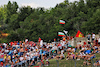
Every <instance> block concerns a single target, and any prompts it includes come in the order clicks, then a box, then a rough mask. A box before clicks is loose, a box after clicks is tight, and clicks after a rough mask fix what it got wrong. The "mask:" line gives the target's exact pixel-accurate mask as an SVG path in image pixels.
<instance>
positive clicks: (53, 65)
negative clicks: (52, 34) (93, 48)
mask: <svg viewBox="0 0 100 67" xmlns="http://www.w3.org/2000/svg"><path fill="white" fill-rule="evenodd" d="M66 55H67V52H66V53H65V56H66ZM96 59H98V60H99V59H100V54H98V53H97V54H96V58H94V59H93V60H91V62H92V64H91V65H89V66H87V65H85V66H83V62H84V60H82V59H80V60H75V61H76V67H93V63H94V62H95V60H96ZM58 61H59V67H75V61H74V60H66V58H65V59H63V60H58ZM49 62H50V65H49V66H46V67H57V61H56V59H50V60H49ZM44 63H45V62H44ZM33 67H34V66H33Z"/></svg>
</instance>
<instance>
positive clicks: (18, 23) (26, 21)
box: [0, 0, 100, 42]
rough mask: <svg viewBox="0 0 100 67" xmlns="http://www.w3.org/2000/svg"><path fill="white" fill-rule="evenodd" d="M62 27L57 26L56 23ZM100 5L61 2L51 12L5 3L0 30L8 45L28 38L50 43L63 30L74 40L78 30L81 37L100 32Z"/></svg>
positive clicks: (0, 11)
mask: <svg viewBox="0 0 100 67" xmlns="http://www.w3.org/2000/svg"><path fill="white" fill-rule="evenodd" d="M61 19H62V20H64V21H65V22H66V23H65V25H60V24H59V20H61ZM99 21H100V1H99V0H85V1H84V0H80V1H79V2H77V1H75V2H69V1H68V0H65V1H64V2H62V3H59V4H57V5H56V6H55V7H54V8H50V9H45V8H43V7H39V8H31V7H30V6H27V7H25V6H24V7H20V8H19V7H18V5H17V2H13V3H11V2H10V1H9V2H8V4H7V5H4V6H1V7H0V30H1V31H3V32H6V33H9V34H10V35H9V36H8V37H7V38H5V39H6V40H5V41H7V42H9V41H16V40H17V41H19V40H24V39H25V38H28V39H29V40H33V41H38V38H39V37H41V38H42V39H43V40H44V41H50V40H51V41H53V39H54V38H59V37H58V35H57V33H58V32H59V31H60V32H62V31H63V30H67V31H68V32H69V34H71V36H74V35H75V34H76V32H77V31H78V30H80V31H81V32H82V33H84V34H87V33H92V32H95V33H98V31H100V30H99V29H100V22H99Z"/></svg>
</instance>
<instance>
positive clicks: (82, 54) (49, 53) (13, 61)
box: [0, 34, 100, 67]
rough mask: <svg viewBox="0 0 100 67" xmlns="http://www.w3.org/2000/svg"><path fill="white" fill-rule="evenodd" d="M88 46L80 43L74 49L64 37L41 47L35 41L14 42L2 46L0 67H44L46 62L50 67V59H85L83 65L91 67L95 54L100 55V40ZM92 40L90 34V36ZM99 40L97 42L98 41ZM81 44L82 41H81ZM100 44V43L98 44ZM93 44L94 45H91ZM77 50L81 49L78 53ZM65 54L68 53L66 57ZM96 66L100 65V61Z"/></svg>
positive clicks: (0, 47)
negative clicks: (42, 66)
mask: <svg viewBox="0 0 100 67" xmlns="http://www.w3.org/2000/svg"><path fill="white" fill-rule="evenodd" d="M94 36H95V35H94V34H93V38H92V41H91V42H90V41H89V42H88V44H86V43H85V44H84V45H81V44H80V43H78V45H76V46H75V47H72V46H71V44H70V42H69V41H68V40H67V39H66V38H65V37H64V38H63V39H62V40H60V41H58V42H52V43H46V44H42V45H40V42H38V43H35V42H33V41H28V39H25V41H23V42H22V41H14V42H10V43H9V44H6V43H1V44H0V66H1V67H9V66H11V67H20V66H21V65H22V66H23V65H24V66H29V67H30V66H32V65H35V64H36V63H37V64H38V65H39V66H41V65H44V60H46V64H45V65H46V66H48V65H49V59H56V60H62V59H64V58H66V60H70V59H77V60H80V59H83V60H84V62H83V65H86V64H87V65H90V64H91V62H90V60H91V59H93V58H95V57H96V55H95V53H100V38H98V39H94ZM88 40H90V34H89V36H88ZM96 40H97V41H96ZM80 42H81V41H80ZM97 42H98V43H97ZM91 43H93V44H92V45H91ZM77 49H80V50H79V51H78V52H77ZM64 53H68V54H67V56H65V54H64ZM87 61H88V62H87ZM94 65H100V60H99V61H97V62H96V63H95V64H94Z"/></svg>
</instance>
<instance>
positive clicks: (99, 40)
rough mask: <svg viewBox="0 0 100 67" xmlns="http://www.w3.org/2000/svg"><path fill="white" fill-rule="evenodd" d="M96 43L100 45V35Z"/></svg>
mask: <svg viewBox="0 0 100 67" xmlns="http://www.w3.org/2000/svg"><path fill="white" fill-rule="evenodd" d="M98 45H99V46H100V37H99V38H98Z"/></svg>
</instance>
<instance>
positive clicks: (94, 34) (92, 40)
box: [92, 33, 95, 42]
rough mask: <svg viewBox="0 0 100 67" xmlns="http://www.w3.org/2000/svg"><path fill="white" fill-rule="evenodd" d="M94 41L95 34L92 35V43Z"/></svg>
mask: <svg viewBox="0 0 100 67" xmlns="http://www.w3.org/2000/svg"><path fill="white" fill-rule="evenodd" d="M94 39H95V34H94V33H92V42H93V41H94Z"/></svg>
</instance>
